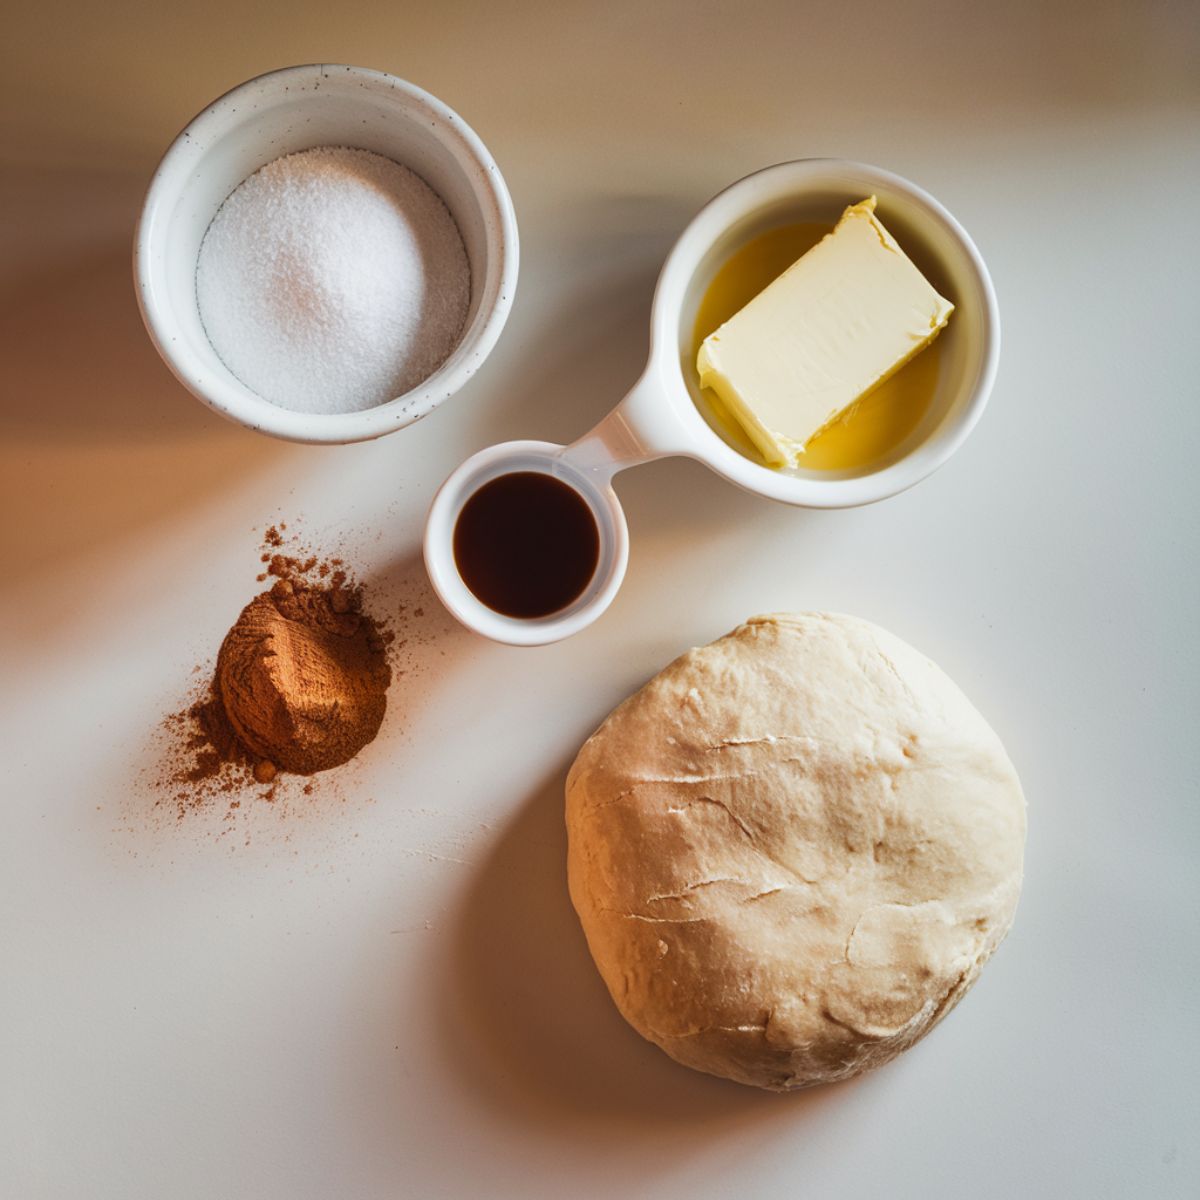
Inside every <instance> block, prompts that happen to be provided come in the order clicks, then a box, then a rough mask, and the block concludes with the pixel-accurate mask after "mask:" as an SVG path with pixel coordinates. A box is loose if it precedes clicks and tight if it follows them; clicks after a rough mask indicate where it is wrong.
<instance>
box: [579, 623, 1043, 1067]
mask: <svg viewBox="0 0 1200 1200" xmlns="http://www.w3.org/2000/svg"><path fill="white" fill-rule="evenodd" d="M567 831H568V838H569V851H568V873H569V883H570V889H571V899H572V901H573V903H574V905H575V908H576V911H577V912H578V913H579V918H580V920H581V922H582V923H583V929H584V932H585V934H586V935H587V940H588V945H589V946H590V948H591V952H592V956H593V958H594V959H595V961H596V966H597V967H598V968H599V970H600V974H601V975H602V976H603V978H604V981H605V983H606V984H607V985H608V989H609V991H610V992H611V993H612V997H613V1000H614V1001H615V1002H616V1004H617V1007H618V1008H619V1009H620V1010H621V1013H622V1014H623V1015H624V1017H625V1018H626V1020H628V1021H629V1023H630V1024H631V1025H633V1027H634V1028H635V1029H636V1030H637V1031H638V1032H639V1033H640V1034H642V1036H643V1037H646V1038H648V1039H649V1040H650V1041H652V1042H655V1043H657V1044H658V1045H659V1046H661V1047H662V1048H663V1049H664V1050H665V1051H666V1052H667V1053H668V1054H669V1055H671V1057H672V1058H675V1059H677V1060H678V1061H679V1062H681V1063H683V1064H685V1065H686V1066H689V1067H694V1068H696V1069H697V1070H700V1071H707V1072H710V1073H711V1074H714V1075H723V1076H727V1077H728V1078H730V1079H735V1080H737V1081H738V1082H740V1083H746V1084H754V1085H756V1086H758V1087H764V1088H771V1089H776V1090H788V1089H792V1088H801V1087H807V1086H809V1085H811V1084H815V1083H825V1082H829V1081H832V1080H837V1079H846V1078H848V1077H850V1076H852V1075H856V1074H858V1073H859V1072H860V1071H864V1070H867V1069H869V1068H871V1067H876V1066H879V1065H880V1064H882V1063H885V1062H887V1061H888V1060H889V1059H891V1058H893V1057H895V1056H896V1055H897V1054H899V1053H900V1052H901V1051H902V1050H905V1049H907V1048H908V1047H909V1046H911V1045H912V1044H913V1043H914V1042H916V1041H917V1040H918V1039H919V1038H920V1037H921V1036H922V1035H924V1034H925V1033H927V1032H928V1031H929V1030H930V1029H931V1028H932V1027H933V1026H934V1025H935V1024H936V1023H937V1022H938V1021H939V1020H940V1019H941V1018H942V1017H943V1016H945V1014H946V1013H947V1012H949V1010H950V1009H951V1008H952V1007H953V1006H954V1005H955V1004H956V1003H957V1002H958V1001H959V1000H960V999H961V998H962V996H963V995H964V994H965V993H966V991H967V990H968V988H970V986H971V985H972V984H973V983H974V982H975V978H976V976H977V975H978V974H979V971H980V968H981V967H982V966H983V964H984V963H985V962H986V961H987V959H988V957H989V956H990V955H991V953H992V951H993V950H995V948H996V946H997V945H998V944H999V942H1000V941H1001V939H1002V938H1003V937H1004V935H1005V933H1006V932H1007V931H1008V928H1009V926H1010V924H1011V923H1012V918H1013V912H1014V910H1015V908H1016V905H1017V897H1018V894H1019V892H1020V888H1021V871H1022V859H1023V854H1024V843H1025V801H1024V798H1023V796H1022V794H1021V786H1020V783H1019V782H1018V780H1017V776H1016V772H1015V771H1014V770H1013V767H1012V764H1011V763H1010V762H1009V760H1008V757H1007V755H1006V754H1005V752H1004V748H1003V746H1001V744H1000V741H999V739H998V738H997V737H996V735H995V733H993V732H992V730H991V729H990V728H989V727H988V725H987V723H986V722H985V721H984V720H983V718H982V717H981V716H980V715H979V713H977V712H976V711H975V709H974V708H973V707H972V706H971V705H970V703H969V702H968V701H967V699H966V698H965V697H964V696H963V694H962V692H960V691H959V690H958V688H957V687H956V686H955V685H954V684H953V683H952V682H951V681H950V680H949V679H948V678H947V677H946V676H945V675H944V674H943V673H942V671H940V670H939V669H938V668H937V667H936V666H935V665H934V664H933V663H931V662H930V661H929V660H928V659H926V658H925V657H924V656H923V655H921V654H918V653H917V652H916V651H915V650H913V649H912V648H911V647H910V646H907V645H906V644H905V643H903V642H901V641H900V640H899V639H898V638H895V637H893V636H892V635H891V634H889V633H886V632H885V631H884V630H882V629H879V628H877V627H876V626H874V625H870V624H868V623H867V622H866V621H860V620H857V619H855V618H853V617H845V616H834V615H829V614H823V613H802V614H798V615H775V616H764V617H755V618H752V619H751V620H750V621H748V622H747V623H746V624H744V625H742V626H739V627H738V628H737V629H735V630H734V631H733V632H732V633H730V634H728V635H727V636H726V637H723V638H721V639H720V640H719V641H716V642H714V643H712V644H711V645H709V646H704V647H701V648H700V649H698V650H692V651H691V652H689V653H687V654H684V655H683V656H682V657H681V658H678V659H676V661H675V662H673V663H672V664H671V665H670V666H668V667H667V668H666V669H665V670H664V671H662V672H661V673H660V674H659V675H657V676H656V677H655V678H654V679H652V680H651V681H650V682H649V683H648V684H647V685H646V686H645V687H644V688H642V690H641V691H639V692H637V693H636V694H635V695H633V696H631V697H630V698H629V699H628V700H626V701H625V702H624V703H623V704H622V705H620V707H618V708H617V709H616V710H615V711H614V712H613V713H612V715H611V716H610V717H609V718H608V720H606V721H605V722H604V724H603V725H602V726H601V727H600V728H599V729H598V730H597V731H596V733H594V734H593V735H592V736H591V738H589V739H588V741H587V742H586V743H585V745H584V746H583V749H582V750H581V751H580V752H579V756H578V758H576V760H575V764H574V766H573V767H572V768H571V772H570V775H569V776H568V779H567Z"/></svg>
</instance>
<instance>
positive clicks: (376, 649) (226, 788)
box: [157, 523, 395, 819]
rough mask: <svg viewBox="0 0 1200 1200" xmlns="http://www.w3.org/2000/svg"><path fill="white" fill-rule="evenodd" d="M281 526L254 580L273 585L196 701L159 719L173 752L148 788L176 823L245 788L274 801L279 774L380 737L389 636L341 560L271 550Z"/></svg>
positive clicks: (241, 623)
mask: <svg viewBox="0 0 1200 1200" xmlns="http://www.w3.org/2000/svg"><path fill="white" fill-rule="evenodd" d="M286 528H287V526H286V525H284V524H283V523H280V524H279V525H278V526H276V525H272V526H270V527H269V528H268V529H267V531H266V533H265V534H264V536H263V548H264V549H263V554H262V561H263V562H264V563H266V564H267V572H266V573H265V574H264V575H260V576H259V579H260V580H261V579H263V578H265V577H266V576H267V575H270V576H273V577H274V579H275V582H274V584H273V586H272V587H271V589H270V590H269V591H266V592H263V593H261V594H260V595H258V596H256V597H255V598H254V599H253V600H251V601H250V603H249V604H248V605H246V607H245V608H244V609H243V610H242V613H241V615H240V616H239V617H238V619H237V621H236V622H235V623H234V625H233V627H232V628H231V629H230V631H229V633H228V634H226V636H225V639H224V641H223V642H222V645H221V649H220V652H219V654H218V656H217V669H216V672H215V674H214V675H213V677H212V680H211V682H210V684H209V686H208V687H207V689H206V690H205V692H204V694H203V695H202V696H201V697H200V698H199V699H197V700H196V701H195V702H194V703H193V704H191V705H190V706H189V707H188V708H186V709H184V710H182V711H180V712H176V713H173V714H171V715H170V716H169V717H167V718H166V720H165V721H164V725H165V726H166V728H167V730H168V732H169V733H170V734H171V737H172V746H173V751H172V753H171V754H170V756H169V759H170V761H169V763H168V764H167V767H166V770H165V772H164V773H163V774H162V775H161V776H160V777H159V778H158V780H157V786H158V788H159V790H160V791H162V792H165V793H166V795H165V796H164V797H163V799H169V800H170V802H171V803H172V804H173V806H174V808H175V809H176V815H177V817H178V818H180V819H182V818H183V816H185V815H186V813H187V812H188V811H189V810H190V809H192V808H200V807H208V806H209V805H210V804H211V803H212V802H213V801H214V800H215V799H217V798H218V797H220V796H222V795H226V796H229V797H231V799H230V802H229V807H228V813H227V815H228V816H232V815H233V813H234V810H236V809H237V808H239V807H240V803H241V801H240V800H239V799H235V798H232V797H236V796H239V795H240V794H241V793H242V792H244V791H246V790H247V789H252V788H255V785H259V786H260V787H261V789H262V790H260V791H258V793H257V794H258V795H259V797H260V798H261V799H264V800H273V799H274V797H275V794H276V790H277V788H278V785H279V775H280V773H281V772H288V773H292V774H298V775H309V776H311V775H313V774H315V773H316V772H319V771H326V770H329V769H330V768H333V767H336V766H339V765H341V764H343V763H345V762H348V761H349V760H350V759H351V758H353V757H354V756H355V755H356V754H357V753H358V752H359V751H360V750H361V749H362V748H363V747H364V746H366V745H367V744H368V743H369V742H371V741H372V740H373V739H374V737H375V735H376V734H377V733H378V732H379V728H380V725H381V723H382V721H383V716H384V712H385V710H386V707H387V689H388V686H389V684H390V683H391V679H392V670H391V666H390V665H389V662H388V648H389V646H390V645H391V644H392V643H393V642H394V640H395V634H394V632H393V631H392V630H391V629H390V628H388V627H387V626H386V624H384V623H381V622H380V621H378V620H377V619H375V618H374V617H372V616H371V615H370V614H369V613H367V612H365V611H364V609H363V596H364V592H363V588H362V587H361V586H360V585H358V584H356V583H355V582H354V581H353V580H352V579H351V577H350V575H349V573H348V572H347V570H346V569H345V564H344V562H343V561H342V559H340V558H332V559H324V560H323V559H321V558H320V557H319V556H318V555H315V554H313V553H311V552H309V551H306V550H301V551H299V552H297V553H285V552H281V548H282V547H283V546H284V537H283V534H282V532H281V531H282V530H285V529H286ZM313 790H314V788H313V784H312V783H308V784H306V785H305V786H304V788H303V794H304V795H305V796H311V795H312V794H313Z"/></svg>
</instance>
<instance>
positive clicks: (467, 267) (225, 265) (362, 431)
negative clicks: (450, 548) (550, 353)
mask: <svg viewBox="0 0 1200 1200" xmlns="http://www.w3.org/2000/svg"><path fill="white" fill-rule="evenodd" d="M518 257H519V255H518V241H517V223H516V217H515V215H514V213H513V206H512V199H511V198H510V196H509V194H508V188H507V187H506V186H505V183H504V179H503V177H502V176H501V174H500V171H499V169H498V168H497V166H496V163H495V162H494V161H493V159H492V156H491V155H490V154H489V153H488V151H487V148H486V147H485V146H484V144H483V142H481V141H480V139H479V137H478V136H477V135H476V134H475V132H474V131H473V130H472V129H471V128H470V126H468V125H467V124H466V123H465V122H464V121H463V120H462V118H461V117H459V116H458V114H457V113H455V112H453V111H452V110H451V109H449V108H448V107H447V106H446V105H445V104H443V103H442V102H441V101H440V100H438V99H436V98H435V97H433V96H431V95H429V93H428V92H425V91H422V90H421V89H420V88H418V87H415V86H414V85H413V84H411V83H407V82H405V81H404V80H403V79H397V78H396V77H395V76H392V75H387V74H385V73H383V72H381V71H371V70H367V69H365V68H362V67H347V66H332V65H329V64H324V65H320V66H302V67H289V68H287V69H285V70H281V71H273V72H271V73H270V74H267V75H261V76H259V77H258V78H256V79H251V80H250V81H249V82H247V83H244V84H242V85H241V86H240V87H237V88H234V89H233V91H231V92H227V93H226V94H225V95H224V96H222V97H221V98H220V99H218V100H215V101H214V102H213V103H212V104H210V105H209V106H208V107H207V108H206V109H205V110H204V111H203V112H201V113H200V114H199V115H198V116H197V117H196V118H195V119H194V120H193V121H192V122H191V124H189V125H188V126H187V128H186V129H184V130H183V132H182V133H181V134H180V135H179V137H178V138H176V139H175V141H174V142H173V143H172V145H171V147H170V149H168V151H167V153H166V155H165V156H164V157H163V160H162V162H161V163H160V164H159V167H158V170H157V171H156V172H155V175H154V179H153V180H152V181H151V184H150V188H149V191H148V192H147V195H146V202H145V205H144V207H143V210H142V215H141V220H140V222H139V224H138V230H137V236H136V240H135V244H134V277H135V282H136V285H137V293H138V303H139V305H140V307H141V311H142V318H143V320H144V321H145V323H146V328H147V330H148V331H149V333H150V336H151V338H152V339H153V341H154V344H155V346H156V347H157V348H158V352H159V353H160V354H161V355H162V357H163V359H164V361H165V362H166V364H167V365H168V366H169V367H170V368H171V370H172V371H173V372H174V373H175V375H176V376H177V377H178V379H179V380H180V382H181V383H182V384H183V385H184V386H185V387H186V388H187V389H188V390H189V391H191V392H192V393H193V394H194V395H195V396H197V397H198V398H199V399H200V400H202V401H204V403H205V404H207V405H208V406H209V407H210V408H213V409H215V410H216V411H217V412H219V413H221V414H222V415H223V416H225V417H228V418H229V419H230V420H233V421H237V422H239V423H240V424H242V425H247V426H249V427H250V428H252V429H257V430H260V431H262V432H263V433H268V434H271V435H273V436H275V437H281V438H288V439H291V440H293V441H300V442H355V441H362V440H365V439H367V438H373V437H378V436H379V435H380V434H384V433H390V432H392V431H393V430H396V429H403V428H404V427H405V426H407V425H411V424H412V423H413V422H414V421H416V420H419V419H420V418H421V417H423V416H425V415H426V414H427V413H429V412H431V411H432V410H433V409H434V408H436V407H437V406H438V405H439V404H441V403H442V401H444V400H448V399H449V398H450V397H451V396H453V395H454V393H455V392H457V391H458V390H459V389H460V388H461V387H462V386H463V385H464V384H465V383H466V382H467V381H468V380H469V379H470V378H471V376H472V375H474V373H475V372H476V371H477V370H478V369H479V368H480V366H482V364H483V362H484V360H485V359H486V358H487V356H488V354H489V353H490V352H491V350H492V348H493V346H495V344H496V340H497V339H498V338H499V336H500V331H501V330H502V329H503V327H504V323H505V321H506V320H507V318H508V313H509V309H510V308H511V307H512V301H513V292H514V290H515V289H516V284H517V267H518Z"/></svg>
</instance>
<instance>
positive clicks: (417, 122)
mask: <svg viewBox="0 0 1200 1200" xmlns="http://www.w3.org/2000/svg"><path fill="white" fill-rule="evenodd" d="M329 145H338V146H354V147H358V148H360V149H363V150H372V151H374V152H375V153H377V154H382V155H385V156H386V157H388V158H391V159H394V160H395V161H396V162H399V163H402V164H404V165H405V166H407V167H410V168H411V169H412V170H414V171H415V172H416V173H417V174H418V175H420V176H421V177H422V178H423V179H424V180H425V181H426V182H427V183H428V184H429V185H430V186H431V187H432V188H433V189H434V190H435V191H436V192H437V193H438V194H439V195H440V196H441V197H442V199H443V200H444V201H445V202H446V205H447V207H448V208H449V209H450V211H451V213H452V214H453V216H454V219H455V221H456V222H457V223H458V227H459V230H460V231H461V232H462V236H463V242H464V243H465V245H466V249H467V257H468V259H469V261H470V265H471V304H470V308H469V309H468V312H467V321H466V325H465V327H464V330H463V334H462V337H461V338H460V339H459V343H458V345H457V347H456V348H455V350H454V352H453V353H452V354H451V355H450V357H449V358H448V359H447V360H446V362H445V363H443V364H442V366H441V367H440V368H439V369H438V370H437V371H435V372H434V373H433V374H432V375H431V376H430V377H429V378H428V379H426V380H425V382H424V383H422V384H421V385H420V386H419V387H416V388H413V389H412V390H411V391H409V392H406V393H405V394H404V395H402V396H397V397H396V398H395V399H394V400H391V401H389V402H388V403H386V404H381V405H379V406H378V407H376V408H372V409H368V410H366V411H364V412H353V413H335V414H309V413H297V412H292V411H290V410H288V409H286V408H281V407H279V406H278V405H275V404H272V403H270V402H269V401H267V400H264V399H263V398H262V397H261V396H258V395H256V394H255V393H254V392H252V391H251V390H250V389H249V388H247V387H245V386H244V385H243V384H242V383H240V382H239V381H238V380H237V379H236V378H234V376H233V375H232V374H231V373H230V372H229V370H228V369H227V368H226V367H225V365H224V364H223V363H222V362H221V360H220V359H219V358H218V357H217V355H216V353H215V352H214V350H213V348H212V346H211V345H210V344H209V341H208V338H207V337H206V335H205V332H204V328H203V325H202V324H201V321H200V313H199V309H198V306H197V302H196V259H197V256H198V254H199V251H200V243H201V241H202V240H203V238H204V233H205V231H206V230H207V229H208V226H209V223H210V222H211V221H212V219H213V216H214V215H215V214H216V212H217V209H218V208H220V206H221V204H222V203H223V202H224V200H225V198H226V197H227V196H228V195H229V194H230V192H232V191H233V190H234V188H236V187H237V186H238V184H240V183H241V182H242V180H244V179H245V178H246V177H247V176H249V175H252V174H253V173H254V172H255V171H257V170H258V169H259V168H260V167H262V166H265V165H266V164H267V163H268V162H271V161H272V160H273V159H276V158H279V157H280V156H281V155H284V154H293V153H295V152H297V151H299V150H308V149H311V148H312V147H314V146H329ZM518 258H519V252H518V240H517V223H516V216H515V215H514V213H513V206H512V200H511V198H510V196H509V194H508V188H507V187H506V186H505V183H504V179H503V177H502V176H501V174H500V171H499V168H498V167H497V166H496V164H495V162H494V161H493V159H492V156H491V155H490V154H489V153H488V151H487V148H486V147H485V146H484V144H483V143H482V142H481V141H480V140H479V138H478V137H477V136H476V134H475V133H474V131H473V130H472V129H471V128H470V127H469V126H468V125H467V124H466V123H465V122H464V121H463V120H462V118H461V117H459V116H458V115H457V114H456V113H454V112H453V111H451V109H449V108H447V107H446V105H444V104H443V103H442V102H441V101H440V100H437V99H436V98H434V97H433V96H431V95H429V93H428V92H424V91H422V90H421V89H420V88H418V87H415V86H413V84H411V83H406V82H405V81H404V80H402V79H397V78H396V77H395V76H392V75H387V74H384V73H383V72H381V71H370V70H366V69H365V68H362V67H347V66H333V65H330V64H322V65H313V66H302V67H289V68H287V69H285V70H281V71H273V72H271V73H270V74H268V75H260V76H259V77H258V78H256V79H252V80H250V81H249V82H248V83H244V84H242V85H241V86H240V87H237V88H234V89H233V91H231V92H227V93H226V94H225V95H224V96H222V97H221V98H220V99H219V100H215V101H214V102H213V103H212V104H210V105H209V106H208V107H207V108H206V109H205V110H204V111H203V112H202V113H200V114H199V115H198V116H197V117H196V118H195V119H194V120H193V121H192V122H191V124H189V125H188V126H187V128H186V129H184V130H183V132H182V133H181V134H180V135H179V137H177V138H176V139H175V141H174V143H172V145H171V147H170V149H169V150H168V151H167V153H166V155H165V156H164V157H163V160H162V162H161V163H160V164H159V167H158V170H157V171H156V172H155V175H154V179H153V180H152V182H151V184H150V189H149V191H148V193H147V195H146V202H145V206H144V208H143V210H142V216H141V220H140V222H139V225H138V230H137V237H136V240H135V244H134V276H135V281H136V284H137V292H138V303H139V305H140V307H141V311H142V318H143V320H144V321H145V323H146V328H147V330H149V333H150V336H151V338H152V339H153V341H154V344H155V346H156V347H157V348H158V352H159V353H160V354H161V355H162V357H163V359H164V360H165V362H166V363H167V365H168V366H169V367H170V368H171V370H172V371H173V372H174V373H175V375H176V376H177V377H178V379H179V380H180V382H181V383H182V384H183V385H184V386H185V387H186V388H187V389H188V390H189V391H191V392H192V393H193V395H195V396H196V397H198V398H199V399H200V400H203V401H204V403H205V404H207V405H208V406H209V407H210V408H212V409H215V410H216V411H217V412H219V413H221V414H222V415H223V416H226V417H228V418H229V419H230V420H232V421H237V422H239V423H240V424H243V425H247V426H249V427H250V428H252V429H258V430H260V431H261V432H263V433H269V434H271V435H273V436H274V437H281V438H288V439H291V440H293V441H299V442H356V441H363V440H365V439H367V438H374V437H378V436H379V435H380V434H384V433H391V432H392V431H393V430H396V429H403V428H404V427H405V426H406V425H411V424H412V423H413V422H414V421H417V420H419V419H420V418H421V417H423V416H425V415H426V414H427V413H429V412H431V411H432V410H433V409H434V408H436V407H437V406H438V405H439V404H441V403H442V402H443V401H444V400H448V399H449V398H450V397H451V396H453V395H454V393H455V392H457V391H458V390H459V389H460V388H461V387H462V386H463V384H465V383H466V382H467V380H468V379H470V378H471V376H472V375H473V374H474V373H475V372H476V371H477V370H478V369H479V367H480V366H481V365H482V363H483V362H484V360H485V359H486V358H487V356H488V354H489V353H490V352H491V350H492V347H493V346H494V345H495V344H496V340H497V338H499V336H500V331H501V330H502V329H503V328H504V322H505V321H506V320H507V318H508V313H509V309H510V308H511V307H512V301H513V293H514V291H515V289H516V285H517V268H518Z"/></svg>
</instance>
